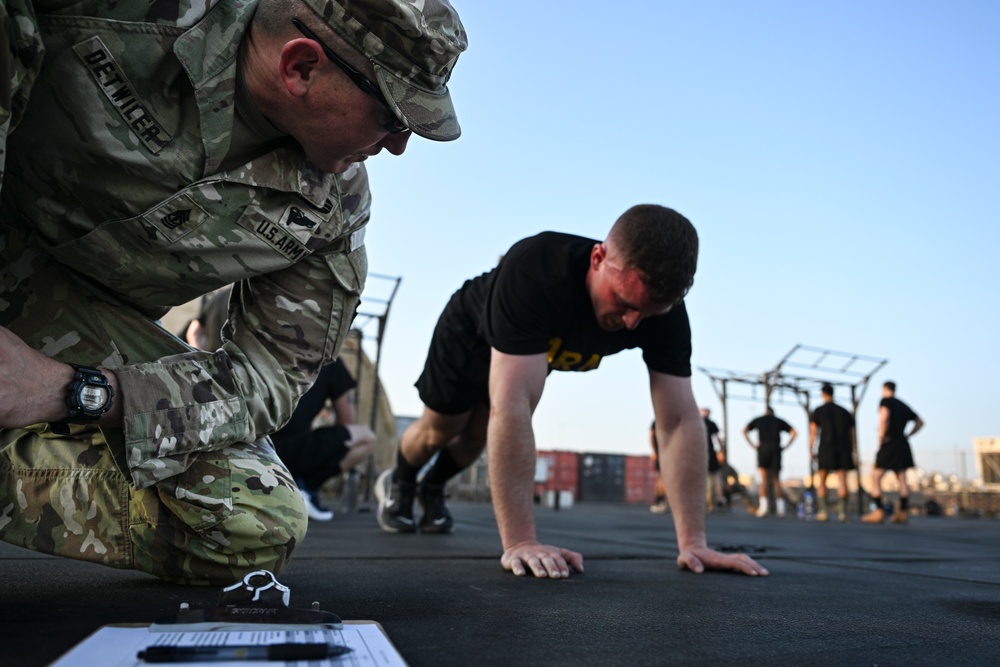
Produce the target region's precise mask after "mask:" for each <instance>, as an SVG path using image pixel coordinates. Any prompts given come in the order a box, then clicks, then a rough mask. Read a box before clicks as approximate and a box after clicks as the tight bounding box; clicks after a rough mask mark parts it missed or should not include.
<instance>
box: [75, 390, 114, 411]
mask: <svg viewBox="0 0 1000 667" xmlns="http://www.w3.org/2000/svg"><path fill="white" fill-rule="evenodd" d="M107 401H108V389H107V387H98V386H95V385H92V384H89V385H86V386H85V387H84V388H83V389H81V390H80V407H82V408H83V409H84V410H97V409H99V408H102V407H104V404H105V403H107Z"/></svg>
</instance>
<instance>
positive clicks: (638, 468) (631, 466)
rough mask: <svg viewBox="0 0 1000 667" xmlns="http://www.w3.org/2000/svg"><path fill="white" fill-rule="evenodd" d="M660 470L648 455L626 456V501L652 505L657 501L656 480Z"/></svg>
mask: <svg viewBox="0 0 1000 667" xmlns="http://www.w3.org/2000/svg"><path fill="white" fill-rule="evenodd" d="M659 478H660V472H659V471H658V470H657V469H656V465H655V464H654V463H653V460H652V459H651V458H650V457H648V456H634V455H633V456H627V457H626V458H625V502H627V503H635V504H642V505H652V504H653V503H654V502H656V480H658V479H659Z"/></svg>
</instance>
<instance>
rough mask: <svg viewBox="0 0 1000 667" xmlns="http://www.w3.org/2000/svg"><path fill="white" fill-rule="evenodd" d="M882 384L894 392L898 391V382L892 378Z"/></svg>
mask: <svg viewBox="0 0 1000 667" xmlns="http://www.w3.org/2000/svg"><path fill="white" fill-rule="evenodd" d="M882 386H883V387H885V388H886V389H888V390H889V391H891V392H892V393H894V394H895V393H896V383H895V382H893V381H892V380H889V381H888V382H884V383H882Z"/></svg>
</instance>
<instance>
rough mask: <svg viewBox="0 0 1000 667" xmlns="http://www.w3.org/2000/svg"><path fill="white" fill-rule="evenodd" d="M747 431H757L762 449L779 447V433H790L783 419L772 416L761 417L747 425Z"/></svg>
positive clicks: (790, 428)
mask: <svg viewBox="0 0 1000 667" xmlns="http://www.w3.org/2000/svg"><path fill="white" fill-rule="evenodd" d="M747 430H749V431H757V437H758V438H759V439H760V445H761V446H762V447H767V446H770V447H775V446H778V447H780V446H781V433H782V431H784V432H785V433H790V432H791V430H792V427H791V426H789V425H788V422H786V421H785V420H784V419H781V418H779V417H775V416H774V415H761V416H760V417H757V418H756V419H754V420H753V421H752V422H750V423H749V424H747Z"/></svg>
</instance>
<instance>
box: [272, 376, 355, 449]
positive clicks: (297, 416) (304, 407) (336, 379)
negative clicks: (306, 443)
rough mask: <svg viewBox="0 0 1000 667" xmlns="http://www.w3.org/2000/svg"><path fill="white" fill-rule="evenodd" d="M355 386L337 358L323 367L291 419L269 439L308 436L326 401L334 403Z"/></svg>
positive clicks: (281, 439) (278, 440)
mask: <svg viewBox="0 0 1000 667" xmlns="http://www.w3.org/2000/svg"><path fill="white" fill-rule="evenodd" d="M357 386H358V384H357V383H356V382H355V381H354V378H353V377H351V372H350V371H348V370H347V366H345V365H344V362H343V361H341V360H340V358H339V357H338V358H337V359H335V360H333V361H332V362H331V363H329V364H327V365H326V366H323V368H321V369H320V371H319V376H318V377H317V378H316V382H315V383H314V384H313V386H312V387H310V388H309V391H307V392H306V393H305V394H303V395H302V398H300V399H299V404H298V405H296V406H295V412H293V413H292V418H291V419H289V420H288V423H287V424H285V425H284V426H283V427H282V428H281V429H280V430H278V431H276V432H275V433H273V434H271V438H272V439H273V440H274V441H275V443H278V442H281V441H288V440H292V439H294V438H297V437H300V436H303V435H306V434H308V433H309V432H310V431H311V430H312V423H313V419H315V418H316V415H318V414H319V412H320V410H322V409H323V406H324V405H325V404H326V400H327V399H330V400H331V401H336V400H337V399H338V398H340V397H341V396H343V395H344V394H346V393H347V392H349V391H350V390H351V389H354V388H355V387H357Z"/></svg>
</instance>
